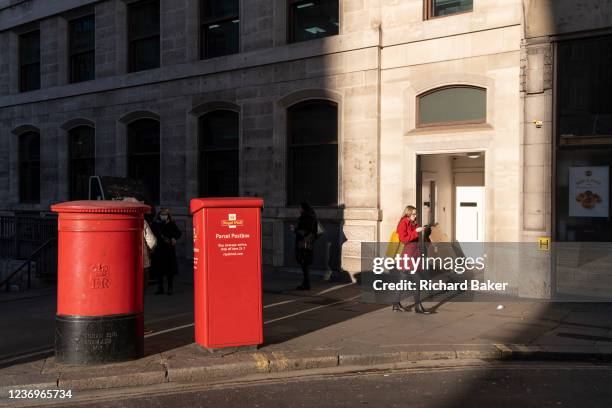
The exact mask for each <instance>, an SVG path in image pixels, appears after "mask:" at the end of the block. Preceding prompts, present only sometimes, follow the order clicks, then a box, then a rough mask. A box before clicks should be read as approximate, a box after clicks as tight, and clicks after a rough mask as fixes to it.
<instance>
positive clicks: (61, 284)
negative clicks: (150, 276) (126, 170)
mask: <svg viewBox="0 0 612 408" xmlns="http://www.w3.org/2000/svg"><path fill="white" fill-rule="evenodd" d="M51 210H52V211H55V212H57V213H59V217H58V224H57V225H58V260H57V266H58V267H57V273H58V277H57V315H56V329H55V354H56V359H57V361H58V362H61V363H68V364H95V363H107V362H118V361H127V360H132V359H136V358H140V357H142V355H143V343H144V330H143V270H142V251H143V226H144V220H143V214H144V213H147V212H149V211H150V207H149V206H147V205H143V204H139V203H132V202H125V201H71V202H66V203H61V204H56V205H52V206H51Z"/></svg>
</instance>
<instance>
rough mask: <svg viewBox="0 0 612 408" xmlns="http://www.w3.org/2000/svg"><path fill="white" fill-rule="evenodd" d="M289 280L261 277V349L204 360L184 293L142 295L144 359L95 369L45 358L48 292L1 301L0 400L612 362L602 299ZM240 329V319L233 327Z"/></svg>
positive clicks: (611, 319)
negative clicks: (377, 292) (415, 301)
mask: <svg viewBox="0 0 612 408" xmlns="http://www.w3.org/2000/svg"><path fill="white" fill-rule="evenodd" d="M298 283H299V275H295V274H281V273H272V274H267V275H266V276H265V279H264V296H263V297H264V310H263V311H264V344H263V345H261V346H260V347H259V349H257V350H238V351H236V350H230V351H227V352H219V353H214V354H211V353H209V352H208V351H206V350H204V349H202V348H201V347H200V346H198V345H196V344H194V334H193V331H194V328H193V287H192V285H190V284H188V283H183V284H181V283H179V284H177V285H176V288H175V293H174V295H172V296H167V295H158V296H155V295H153V292H154V290H155V288H154V287H151V288H149V289H148V293H147V295H146V301H145V309H146V310H145V326H147V327H149V328H150V329H152V330H153V332H152V333H151V334H149V335H147V336H145V356H144V357H143V358H141V359H139V360H136V361H130V362H126V363H119V364H109V365H100V366H69V365H62V364H58V363H56V362H55V358H54V356H53V350H52V349H53V341H54V340H53V327H54V326H53V325H54V321H53V318H54V314H55V292H54V291H53V290H44V291H31V292H26V293H24V294H20V295H15V294H6V295H5V294H2V295H0V316H3V317H2V319H0V333H2V336H0V405H2V404H3V403H5V402H6V401H7V399H6V397H7V395H8V392H9V391H10V390H15V389H26V390H32V389H63V390H68V389H70V390H99V389H111V388H115V387H128V386H129V387H135V386H145V385H149V386H150V385H155V384H164V383H177V384H181V383H212V382H223V381H236V380H239V379H240V378H244V377H246V376H249V375H254V374H259V375H260V374H273V373H281V372H289V371H291V372H294V371H297V370H305V371H304V373H307V372H308V370H312V369H321V368H329V367H344V368H350V367H353V366H355V367H357V366H359V367H364V366H366V367H367V366H371V367H375V366H377V365H382V364H385V365H389V364H394V363H397V364H406V362H413V361H414V362H416V361H424V360H446V361H450V360H457V361H461V360H466V359H483V360H501V361H504V360H557V361H568V360H573V361H612V313H611V312H612V303H545V302H512V303H511V302H504V303H503V307H498V306H499V304H498V303H497V302H458V301H454V300H453V297H452V296H450V297H448V296H446V297H445V296H440V297H436V298H434V299H431V300H430V301H428V302H425V305H426V307H429V308H432V309H434V310H435V313H434V314H431V315H420V314H415V313H412V312H404V313H397V312H392V311H391V307H390V306H388V305H382V304H373V303H365V302H362V301H361V296H360V295H361V291H360V288H359V286H358V285H355V284H350V283H344V282H334V281H316V282H314V284H313V287H312V290H310V291H295V290H293V289H294V288H295V286H296V285H297V284H298ZM236 323H237V324H239V322H236Z"/></svg>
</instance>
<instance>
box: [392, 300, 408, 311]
mask: <svg viewBox="0 0 612 408" xmlns="http://www.w3.org/2000/svg"><path fill="white" fill-rule="evenodd" d="M391 310H393V311H394V312H407V311H409V310H410V309H408V308H407V307H406V306H403V305H402V304H401V303H400V302H394V303H393V307H392V309H391Z"/></svg>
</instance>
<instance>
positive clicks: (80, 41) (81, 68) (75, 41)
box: [69, 14, 96, 83]
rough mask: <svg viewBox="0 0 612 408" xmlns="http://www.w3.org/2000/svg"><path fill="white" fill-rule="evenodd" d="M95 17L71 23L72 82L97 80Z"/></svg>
mask: <svg viewBox="0 0 612 408" xmlns="http://www.w3.org/2000/svg"><path fill="white" fill-rule="evenodd" d="M95 49H96V34H95V17H94V15H93V14H92V15H89V16H85V17H81V18H77V19H75V20H72V21H70V23H69V54H70V82H71V83H75V82H82V81H89V80H92V79H94V78H95V73H96V65H95V54H96V53H95Z"/></svg>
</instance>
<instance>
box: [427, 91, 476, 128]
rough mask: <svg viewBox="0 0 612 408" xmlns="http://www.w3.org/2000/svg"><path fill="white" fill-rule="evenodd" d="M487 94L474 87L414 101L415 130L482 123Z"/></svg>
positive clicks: (441, 92)
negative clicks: (418, 128)
mask: <svg viewBox="0 0 612 408" xmlns="http://www.w3.org/2000/svg"><path fill="white" fill-rule="evenodd" d="M486 120H487V92H486V90H485V89H484V88H477V87H473V86H463V85H459V86H448V87H444V88H438V89H434V90H432V91H429V92H426V93H424V94H422V95H419V96H418V97H417V127H425V126H444V125H463V124H474V123H485V122H486Z"/></svg>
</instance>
